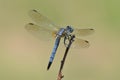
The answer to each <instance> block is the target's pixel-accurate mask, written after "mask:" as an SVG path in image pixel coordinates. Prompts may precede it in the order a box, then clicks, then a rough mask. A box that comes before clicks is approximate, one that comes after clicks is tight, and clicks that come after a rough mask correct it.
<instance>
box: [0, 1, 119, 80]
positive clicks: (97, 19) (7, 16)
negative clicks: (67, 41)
mask: <svg viewBox="0 0 120 80" xmlns="http://www.w3.org/2000/svg"><path fill="white" fill-rule="evenodd" d="M31 9H37V10H38V11H40V12H41V13H42V14H44V15H46V16H47V17H49V19H51V20H52V21H54V22H55V23H56V24H58V25H60V26H67V25H72V26H74V27H79V28H94V29H95V34H93V35H91V36H88V37H83V39H87V40H89V41H90V43H91V46H90V47H89V48H88V49H80V50H74V49H72V48H71V50H70V52H69V55H68V56H67V60H66V63H65V66H64V69H63V74H64V75H65V78H64V79H65V80H120V49H119V48H120V42H119V41H120V10H119V9H120V0H0V80H56V77H57V73H58V69H59V66H60V60H61V59H62V56H63V52H64V50H65V49H64V48H63V47H61V46H62V45H60V48H59V49H58V52H57V54H56V57H55V60H54V63H53V65H52V67H51V69H50V71H47V70H46V68H47V64H48V60H49V56H50V53H51V50H52V48H53V44H54V41H49V42H45V41H41V40H40V39H37V38H35V37H33V36H32V35H30V34H29V33H28V32H27V31H26V30H25V29H24V25H25V24H26V23H28V22H32V20H31V19H30V18H29V16H28V11H29V10H31Z"/></svg>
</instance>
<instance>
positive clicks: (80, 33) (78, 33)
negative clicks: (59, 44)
mask: <svg viewBox="0 0 120 80" xmlns="http://www.w3.org/2000/svg"><path fill="white" fill-rule="evenodd" d="M94 31H95V30H94V29H75V30H74V32H73V34H75V36H76V37H82V36H88V35H90V34H92V33H94Z"/></svg>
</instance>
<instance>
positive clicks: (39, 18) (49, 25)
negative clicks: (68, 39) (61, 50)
mask: <svg viewBox="0 0 120 80" xmlns="http://www.w3.org/2000/svg"><path fill="white" fill-rule="evenodd" d="M29 16H30V17H31V18H32V20H33V21H34V22H36V23H37V24H38V25H39V26H42V27H44V28H45V29H49V30H57V29H58V28H59V27H58V26H56V25H55V24H53V22H52V21H50V20H49V19H48V18H47V17H45V16H43V15H42V14H41V13H39V12H38V11H36V10H31V11H29Z"/></svg>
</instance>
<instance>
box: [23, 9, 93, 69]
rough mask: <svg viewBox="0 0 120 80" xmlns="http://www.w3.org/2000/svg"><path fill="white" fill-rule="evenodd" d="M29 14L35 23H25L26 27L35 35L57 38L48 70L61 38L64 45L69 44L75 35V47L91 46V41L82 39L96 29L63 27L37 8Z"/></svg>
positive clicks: (44, 37)
mask: <svg viewBox="0 0 120 80" xmlns="http://www.w3.org/2000/svg"><path fill="white" fill-rule="evenodd" d="M28 15H29V16H30V17H31V19H32V20H33V21H34V22H35V23H28V24H26V25H25V29H26V30H27V31H28V32H30V33H32V34H33V35H35V36H39V37H40V39H51V38H54V39H55V44H54V47H53V50H52V52H51V56H50V59H49V63H48V66H47V70H49V68H50V66H51V64H52V62H53V60H54V57H55V54H56V51H57V48H58V46H59V43H60V40H61V38H63V39H64V40H63V42H64V45H65V46H67V45H68V41H69V40H70V38H71V36H72V35H75V39H74V43H73V48H77V49H79V48H87V47H89V46H90V43H89V41H87V40H84V39H81V37H82V36H87V35H90V34H92V33H93V32H94V29H92V28H88V29H79V28H75V29H74V28H73V27H72V26H66V27H65V28H64V27H61V26H58V25H56V24H54V23H53V22H52V21H51V20H49V19H48V18H47V17H46V16H44V15H42V14H41V13H40V12H38V11H37V10H30V11H29V13H28Z"/></svg>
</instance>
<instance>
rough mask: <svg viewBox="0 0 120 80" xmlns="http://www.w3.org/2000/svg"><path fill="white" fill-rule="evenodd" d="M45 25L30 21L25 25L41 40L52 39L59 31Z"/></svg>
mask: <svg viewBox="0 0 120 80" xmlns="http://www.w3.org/2000/svg"><path fill="white" fill-rule="evenodd" d="M44 27H46V26H45V25H44V26H38V25H36V24H34V23H28V24H26V25H25V29H26V30H27V31H28V32H30V33H31V34H32V35H34V36H35V37H37V38H40V39H41V40H50V39H51V38H52V37H53V36H54V37H55V35H56V33H57V31H56V30H53V31H50V30H49V29H45V28H44Z"/></svg>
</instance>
